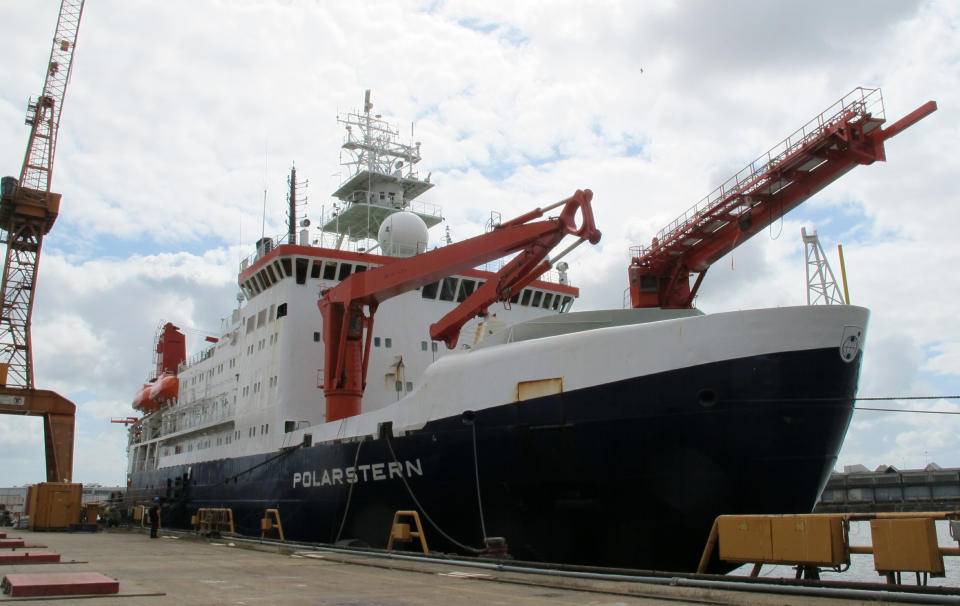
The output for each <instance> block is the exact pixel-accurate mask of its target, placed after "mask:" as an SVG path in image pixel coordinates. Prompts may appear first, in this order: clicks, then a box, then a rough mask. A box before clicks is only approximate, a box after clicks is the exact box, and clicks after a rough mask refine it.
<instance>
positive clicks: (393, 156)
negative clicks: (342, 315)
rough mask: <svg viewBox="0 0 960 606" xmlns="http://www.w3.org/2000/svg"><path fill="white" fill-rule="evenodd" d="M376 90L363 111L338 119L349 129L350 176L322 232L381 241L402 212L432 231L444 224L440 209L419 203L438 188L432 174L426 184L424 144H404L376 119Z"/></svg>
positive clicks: (394, 130) (347, 161)
mask: <svg viewBox="0 0 960 606" xmlns="http://www.w3.org/2000/svg"><path fill="white" fill-rule="evenodd" d="M372 112H373V103H372V102H371V100H370V91H369V90H367V91H366V93H365V94H364V100H363V111H362V112H359V111H354V112H351V113H347V114H345V115H343V116H337V122H339V123H340V124H342V125H343V126H344V128H345V130H346V136H345V139H344V142H343V145H342V146H341V149H342V150H344V152H346V153H345V156H346V158H345V159H344V160H343V161H342V162H341V165H342V166H345V167H347V169H348V177H347V178H346V180H345V181H344V182H343V183H342V184H341V185H340V187H339V189H337V191H335V192H334V193H333V196H334V197H335V198H337V199H339V200H340V203H338V204H337V205H336V206H335V208H334V209H333V210H332V211H331V212H329V213H327V214H326V216H324V217H323V221H322V229H323V231H325V232H331V233H334V234H338V235H339V240H338V242H342V241H343V240H344V239H350V240H354V241H355V240H364V239H375V238H376V237H377V232H378V230H379V228H380V224H381V223H383V220H384V219H386V218H387V217H388V216H389V215H391V214H393V213H395V212H398V211H401V210H402V211H407V212H413V213H415V214H417V215H418V216H419V217H420V218H421V219H423V221H424V223H426V225H427V227H428V228H430V227H433V226H434V225H436V224H438V223H439V222H440V221H442V220H443V217H442V216H441V214H440V208H439V207H438V206H435V205H432V204H427V203H424V202H420V201H417V202H414V199H415V198H417V197H418V196H420V195H421V194H423V193H424V192H426V191H427V190H429V189H430V188H431V187H433V184H432V183H430V175H429V174H428V175H427V177H426V178H425V179H421V178H420V176H419V174H418V173H417V171H416V170H415V165H416V164H417V163H418V162H420V159H421V158H420V142H419V141H416V142H414V143H412V144H408V143H403V142H401V141H400V131H399V129H398V128H396V127H394V126H392V125H390V124H389V123H388V122H387V121H386V120H384V119H383V118H382V116H381V115H380V114H374V113H372Z"/></svg>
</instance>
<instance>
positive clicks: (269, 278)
mask: <svg viewBox="0 0 960 606" xmlns="http://www.w3.org/2000/svg"><path fill="white" fill-rule="evenodd" d="M367 267H368V266H367V265H364V264H362V263H347V262H345V261H329V260H328V261H324V260H322V259H313V260H310V259H303V258H297V259H293V260H291V259H290V258H289V257H281V258H279V259H274V261H273V262H272V263H269V264H267V265H264V266H263V267H261V268H260V270H259V271H257V273H255V274H253V275H252V276H250V277H249V278H247V279H246V280H245V281H244V282H243V283H242V284H241V285H240V288H242V289H243V292H244V294H246V295H247V298H248V299H252V298H253V297H255V296H256V295H259V294H260V293H261V292H263V291H265V290H267V289H268V288H270V287H271V286H273V285H274V284H276V283H277V282H279V281H280V280H282V279H284V278H290V277H293V278H295V279H296V281H297V284H306V283H307V275H308V273H309V275H310V277H311V278H312V279H314V280H316V279H318V278H321V277H322V278H323V279H324V280H345V279H346V278H347V276H349V275H350V274H352V273H353V274H356V273H360V272H362V271H367Z"/></svg>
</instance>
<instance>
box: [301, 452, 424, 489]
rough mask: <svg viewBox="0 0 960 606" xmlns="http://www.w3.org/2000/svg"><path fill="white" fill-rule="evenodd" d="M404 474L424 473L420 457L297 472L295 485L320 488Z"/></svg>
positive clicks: (375, 480)
mask: <svg viewBox="0 0 960 606" xmlns="http://www.w3.org/2000/svg"><path fill="white" fill-rule="evenodd" d="M404 475H406V477H408V478H412V477H413V476H414V475H418V476H422V475H423V466H422V465H421V464H420V459H415V460H413V461H403V462H402V463H401V462H400V461H390V462H389V463H373V464H370V465H357V466H356V467H345V468H341V467H334V468H331V469H318V470H316V471H304V472H299V471H298V472H296V473H294V474H293V487H294V488H296V487H298V486H302V487H303V488H318V487H321V486H333V485H335V484H356V483H357V482H379V481H381V480H391V479H393V478H402V477H403V476H404Z"/></svg>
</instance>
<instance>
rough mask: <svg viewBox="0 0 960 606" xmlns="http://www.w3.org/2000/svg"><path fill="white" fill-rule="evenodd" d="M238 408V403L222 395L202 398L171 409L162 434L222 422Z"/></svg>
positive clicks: (164, 421) (233, 414)
mask: <svg viewBox="0 0 960 606" xmlns="http://www.w3.org/2000/svg"><path fill="white" fill-rule="evenodd" d="M236 410H237V405H236V404H235V403H234V402H231V401H229V400H225V399H223V397H222V396H213V397H207V398H202V399H199V400H196V401H194V402H191V403H190V404H188V405H186V406H180V407H177V408H174V409H170V411H169V412H168V413H167V415H165V416H164V420H163V431H162V436H169V435H171V434H174V433H181V432H184V431H188V430H192V429H196V428H198V427H199V428H202V427H206V426H208V425H216V424H218V423H222V422H223V421H225V420H228V419H232V418H233V417H234V416H235V414H236Z"/></svg>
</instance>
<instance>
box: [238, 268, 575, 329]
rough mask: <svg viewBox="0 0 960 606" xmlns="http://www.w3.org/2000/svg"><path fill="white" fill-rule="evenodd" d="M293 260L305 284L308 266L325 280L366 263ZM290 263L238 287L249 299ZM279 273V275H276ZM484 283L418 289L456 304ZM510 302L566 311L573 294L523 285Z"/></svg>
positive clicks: (450, 281)
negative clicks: (563, 293)
mask: <svg viewBox="0 0 960 606" xmlns="http://www.w3.org/2000/svg"><path fill="white" fill-rule="evenodd" d="M295 261H296V263H295V277H296V280H297V284H305V283H306V280H307V269H308V268H309V270H310V277H311V278H314V279H316V278H320V277H321V276H322V277H323V279H324V280H338V281H342V280H345V279H346V278H347V277H348V276H349V275H350V274H351V273H359V272H362V271H366V270H367V266H366V265H363V264H360V263H356V264H354V263H347V262H346V261H330V260H326V261H324V260H321V259H314V260H313V261H310V260H309V259H302V258H298V259H296V260H295ZM293 266H294V264H293V263H292V262H291V260H290V259H289V258H287V257H283V258H281V259H276V260H274V261H273V263H271V264H269V265H266V266H264V267H263V268H261V269H260V271H258V272H257V273H256V274H254V275H253V276H251V277H250V278H249V279H247V280H246V281H245V282H244V283H243V284H242V285H241V287H242V288H243V290H244V292H245V293H246V294H247V297H248V298H252V297H253V296H255V295H257V294H259V293H260V292H262V291H263V290H266V289H267V288H269V287H270V286H271V285H273V284H275V283H276V282H278V281H279V280H281V279H283V278H284V277H289V276H291V275H294V273H293V272H292V271H291V268H292V267H293ZM274 269H276V272H274ZM278 275H279V278H278V277H277V276H278ZM483 284H484V280H474V279H470V278H457V277H450V278H444V279H443V280H439V281H437V282H433V283H431V284H427V285H426V286H424V287H423V288H422V289H421V296H422V297H423V298H424V299H431V300H436V299H439V300H440V301H456V302H457V303H461V302H463V301H464V300H466V298H467V297H469V296H470V295H471V294H473V291H474V290H476V289H477V288H480V286H482V285H483ZM258 285H259V288H258ZM510 302H511V303H518V304H520V305H523V306H526V307H541V308H543V309H550V310H553V311H559V312H561V313H565V312H567V311H570V307H571V306H572V305H573V297H572V296H570V295H561V294H559V293H551V292H546V291H542V290H537V289H534V288H525V289H524V290H523V291H522V292H520V293H517V294H516V295H514V296H513V297H512V298H511V299H510ZM284 305H286V304H284ZM260 313H261V314H263V313H264V312H262V311H261V312H260ZM284 315H286V310H284ZM277 317H278V318H279V317H280V314H279V313H278V314H277ZM272 319H273V318H272V307H271V318H270V321H272ZM262 324H263V322H262V320H261V319H259V318H258V322H257V328H259V327H260V326H261V325H262ZM251 330H253V326H252V318H251V319H249V320H248V321H247V332H250V331H251Z"/></svg>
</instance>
